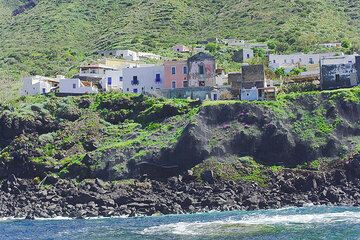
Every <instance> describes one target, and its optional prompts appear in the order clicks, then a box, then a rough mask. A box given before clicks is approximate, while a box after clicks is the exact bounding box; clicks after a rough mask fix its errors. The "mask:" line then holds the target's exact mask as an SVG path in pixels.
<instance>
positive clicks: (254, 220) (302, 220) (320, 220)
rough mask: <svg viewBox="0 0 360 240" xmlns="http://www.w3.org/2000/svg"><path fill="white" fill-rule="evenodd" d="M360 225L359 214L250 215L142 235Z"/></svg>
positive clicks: (147, 231)
mask: <svg viewBox="0 0 360 240" xmlns="http://www.w3.org/2000/svg"><path fill="white" fill-rule="evenodd" d="M339 222H344V223H350V224H360V212H350V211H347V212H338V213H322V214H321V213H320V214H292V215H272V216H270V215H261V214H260V215H259V214H258V215H251V216H247V217H243V218H242V219H240V220H232V219H227V220H223V221H213V222H180V223H174V224H165V225H159V226H155V227H149V228H146V229H144V230H143V231H142V232H141V233H142V234H144V235H155V234H156V235H158V234H160V235H161V234H175V235H209V234H213V233H214V231H216V230H217V229H218V228H219V227H220V228H221V227H226V226H231V225H234V226H235V227H236V225H239V228H240V227H241V226H248V227H250V226H254V227H255V226H257V225H263V226H274V225H293V224H294V225H299V224H303V225H305V224H330V223H339Z"/></svg>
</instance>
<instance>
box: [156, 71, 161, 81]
mask: <svg viewBox="0 0 360 240" xmlns="http://www.w3.org/2000/svg"><path fill="white" fill-rule="evenodd" d="M155 82H156V83H160V82H161V76H160V73H157V74H156V77H155Z"/></svg>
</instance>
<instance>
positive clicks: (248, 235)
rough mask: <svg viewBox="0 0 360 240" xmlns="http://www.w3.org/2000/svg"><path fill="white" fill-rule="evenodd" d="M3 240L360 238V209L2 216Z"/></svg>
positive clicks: (320, 208)
mask: <svg viewBox="0 0 360 240" xmlns="http://www.w3.org/2000/svg"><path fill="white" fill-rule="evenodd" d="M0 239H1V240H7V239H11V240H13V239H21V240H24V239H31V240H41V239H85V240H93V239H99V240H100V239H120V240H135V239H141V240H147V239H156V240H177V239H178V240H185V239H186V240H187V239H196V240H207V239H209V240H210V239H211V240H212V239H222V240H223V239H225V240H226V239H237V240H238V239H252V240H253V239H286V240H288V239H307V240H308V239H326V240H328V239H341V240H342V239H360V208H352V207H314V206H310V207H304V208H285V209H278V210H260V211H252V212H245V211H235V212H223V213H219V212H212V213H202V214H193V215H169V216H154V217H136V218H108V219H105V218H103V219H87V220H70V219H54V220H35V221H28V220H15V219H2V220H1V221H0Z"/></svg>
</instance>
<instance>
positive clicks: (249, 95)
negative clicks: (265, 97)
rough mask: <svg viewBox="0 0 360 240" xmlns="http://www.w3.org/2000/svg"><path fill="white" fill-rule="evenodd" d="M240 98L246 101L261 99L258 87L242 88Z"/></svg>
mask: <svg viewBox="0 0 360 240" xmlns="http://www.w3.org/2000/svg"><path fill="white" fill-rule="evenodd" d="M240 98H241V100H244V101H255V100H259V90H258V89H257V88H256V87H253V88H251V89H241V90H240Z"/></svg>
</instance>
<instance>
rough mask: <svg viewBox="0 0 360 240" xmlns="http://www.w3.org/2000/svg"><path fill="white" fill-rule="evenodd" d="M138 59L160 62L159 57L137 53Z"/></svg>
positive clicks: (152, 54)
mask: <svg viewBox="0 0 360 240" xmlns="http://www.w3.org/2000/svg"><path fill="white" fill-rule="evenodd" d="M137 54H138V56H139V59H153V60H160V59H161V56H160V55H157V54H154V53H147V52H138V53H137Z"/></svg>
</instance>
